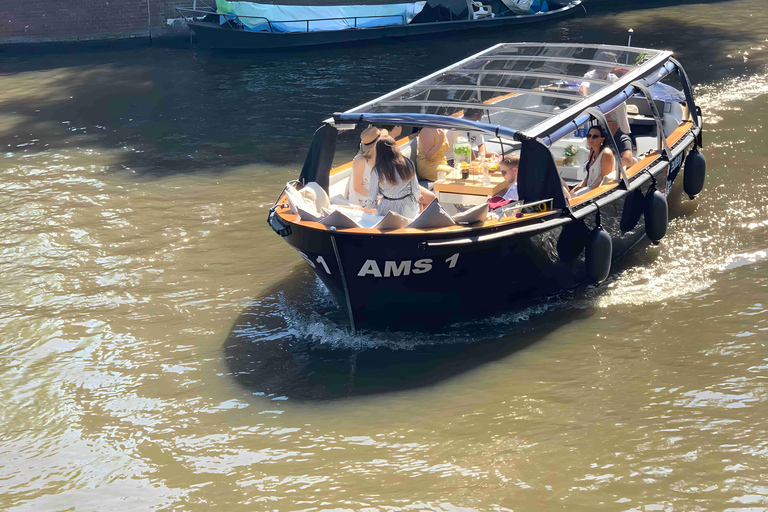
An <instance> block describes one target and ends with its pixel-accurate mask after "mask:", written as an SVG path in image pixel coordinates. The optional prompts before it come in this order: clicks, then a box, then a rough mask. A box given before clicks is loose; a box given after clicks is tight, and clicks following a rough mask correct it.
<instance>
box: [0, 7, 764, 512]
mask: <svg viewBox="0 0 768 512" xmlns="http://www.w3.org/2000/svg"><path fill="white" fill-rule="evenodd" d="M587 6H588V10H589V15H588V16H584V15H582V16H579V17H575V18H571V19H568V20H565V21H562V22H559V23H557V24H554V25H548V26H546V27H536V28H528V29H516V30H514V31H509V32H504V31H500V32H494V33H489V34H479V35H473V34H462V35H456V37H452V38H447V39H435V40H423V41H410V42H380V43H371V44H365V45H359V46H357V47H354V48H330V49H314V50H311V51H294V52H282V53H270V54H258V55H249V54H232V53H225V54H220V53H213V52H208V51H204V50H200V49H196V48H191V47H189V46H188V45H185V44H184V43H179V44H174V45H170V44H162V45H156V46H155V47H153V48H148V47H144V46H142V45H137V44H133V45H131V46H122V45H119V46H117V47H113V48H109V47H102V48H91V47H88V48H85V47H79V46H76V47H68V46H47V47H44V48H37V49H28V48H20V47H3V48H0V403H2V407H0V509H1V510H7V511H10V512H26V511H35V512H41V511H46V512H47V511H99V510H106V511H109V512H122V511H131V512H134V511H138V510H179V511H209V510H211V509H213V508H214V507H215V508H217V509H219V510H226V511H227V512H235V511H281V512H282V511H318V512H319V511H324V512H327V511H355V512H358V511H360V512H363V511H364V512H394V511H435V512H437V511H440V512H449V511H450V512H458V511H462V512H464V511H510V510H513V511H516V512H518V511H539V510H567V511H576V510H590V511H593V510H606V511H695V510H702V511H704V510H730V511H747V510H749V511H757V510H768V483H766V482H768V426H767V425H768V422H767V421H766V420H767V419H768V412H767V411H768V404H767V403H766V402H768V350H766V343H767V342H768V263H767V262H768V200H767V199H766V197H768V176H767V175H766V173H767V172H768V171H767V170H766V166H767V165H768V144H766V135H765V132H766V128H768V126H767V125H768V68H767V67H766V64H768V51H767V50H766V48H768V31H766V27H768V10H766V9H765V2H764V1H762V0H731V1H720V2H704V3H688V2H681V3H680V4H679V5H677V3H676V2H670V1H658V2H631V1H621V2H591V3H588V4H587ZM629 28H633V29H634V35H633V40H632V43H633V45H636V46H645V47H652V48H665V49H671V50H673V51H674V52H675V53H676V55H677V57H678V58H679V59H680V60H681V62H682V63H683V64H684V65H685V67H686V70H687V72H688V74H689V76H690V77H691V79H692V81H693V82H694V83H696V84H697V85H696V92H697V96H698V98H699V103H700V104H701V107H702V110H703V111H704V116H705V122H706V131H705V134H704V142H705V155H706V158H707V161H708V169H709V173H708V177H707V183H706V188H705V191H704V192H703V193H702V194H701V195H700V196H699V197H698V198H697V199H696V200H695V201H687V200H686V201H683V202H682V203H681V204H679V205H676V206H675V207H674V209H673V211H672V217H673V219H672V221H671V222H670V226H669V230H668V234H667V237H666V238H665V239H664V240H663V242H662V244H661V245H660V246H652V245H650V244H647V243H642V244H640V245H639V246H638V247H636V248H635V250H634V252H633V253H632V255H631V256H630V257H628V258H627V259H626V260H625V261H624V262H622V264H621V266H620V268H617V269H615V270H614V272H613V274H612V277H611V278H610V280H609V281H608V282H607V283H606V284H605V285H603V286H600V287H599V288H587V289H582V290H578V291H575V292H572V293H569V294H565V295H563V296H562V297H557V298H553V299H552V300H551V301H548V302H545V303H544V304H538V305H536V306H535V307H533V306H532V307H530V308H527V309H523V310H520V311H511V312H509V313H508V314H506V315H502V316H497V317H493V318H488V319H485V320H482V321H477V322H473V323H468V324H457V325H446V327H445V329H444V330H443V331H442V332H438V333H432V334H429V335H426V334H419V333H397V334H393V333H380V332H362V333H358V334H355V335H353V334H351V333H350V331H349V329H348V327H347V325H346V324H345V322H344V317H343V312H342V311H340V310H339V309H338V307H337V306H336V305H335V304H334V302H333V300H332V298H331V297H330V296H329V294H328V293H327V291H325V289H324V288H323V286H322V285H321V284H320V283H319V282H318V281H317V280H316V279H315V278H314V277H313V275H312V274H311V272H310V271H309V269H308V268H307V266H306V264H305V263H303V261H302V260H301V258H300V257H299V256H298V255H296V254H295V253H294V252H293V251H292V250H291V249H290V248H289V247H288V246H287V244H285V243H284V242H283V241H282V240H280V238H279V237H277V236H276V235H275V234H274V233H273V232H272V231H271V230H270V229H269V227H268V226H267V225H266V214H267V209H268V208H269V206H271V204H272V203H273V201H274V200H275V198H276V196H277V194H278V193H279V192H280V190H281V188H282V186H283V185H284V184H285V182H286V181H288V180H290V179H292V178H294V177H296V176H297V174H298V170H299V169H300V167H301V165H302V161H303V157H304V154H305V152H306V150H307V148H308V146H309V142H310V140H311V136H312V133H313V131H314V129H315V128H316V127H317V126H318V124H319V123H320V122H321V121H322V119H324V118H326V117H327V116H328V115H329V114H330V113H332V112H334V111H338V110H343V109H346V108H349V107H351V106H354V105H357V104H360V103H362V102H364V101H366V100H369V99H372V98H374V97H376V96H378V95H380V94H382V93H384V92H386V91H389V90H392V89H394V88H396V87H399V86H402V85H404V84H406V83H408V82H410V81H413V80H415V79H417V78H419V77H421V76H424V75H426V74H428V73H431V72H433V71H435V70H436V69H439V68H441V67H444V66H446V65H448V64H450V63H451V62H454V61H457V60H459V59H461V58H464V57H466V56H468V55H470V54H472V53H475V52H477V51H480V50H482V49H484V48H486V47H488V46H490V45H491V44H494V43H496V42H500V41H537V40H545V41H569V42H604V43H612V44H624V43H626V39H627V30H628V29H629ZM348 145H349V147H348V148H347V147H346V146H344V147H343V148H342V150H341V155H340V157H339V158H344V159H348V157H350V156H351V155H352V151H353V149H352V142H351V141H350V142H349V143H348ZM347 150H348V152H347V153H344V151H347ZM507 272H514V269H506V268H499V269H498V272H497V273H496V274H495V275H496V276H497V277H496V278H497V279H498V281H494V280H491V281H489V283H488V286H489V289H492V288H493V287H494V286H498V285H499V283H500V282H502V280H503V276H504V275H505V273H507Z"/></svg>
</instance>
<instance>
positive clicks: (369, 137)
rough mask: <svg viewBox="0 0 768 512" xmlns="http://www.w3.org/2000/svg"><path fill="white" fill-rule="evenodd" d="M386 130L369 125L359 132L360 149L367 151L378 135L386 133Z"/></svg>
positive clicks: (382, 135)
mask: <svg viewBox="0 0 768 512" xmlns="http://www.w3.org/2000/svg"><path fill="white" fill-rule="evenodd" d="M387 133H388V132H387V130H379V129H378V128H376V127H375V126H369V127H368V128H366V129H365V130H363V133H361V134H360V142H361V143H362V144H361V149H362V150H363V151H367V150H369V149H373V147H374V146H375V145H376V142H378V140H379V138H380V137H385V136H386V135H387Z"/></svg>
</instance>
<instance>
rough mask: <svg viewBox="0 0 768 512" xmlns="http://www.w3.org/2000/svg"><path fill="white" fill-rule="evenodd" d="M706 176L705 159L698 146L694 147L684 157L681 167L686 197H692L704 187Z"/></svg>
mask: <svg viewBox="0 0 768 512" xmlns="http://www.w3.org/2000/svg"><path fill="white" fill-rule="evenodd" d="M706 177H707V159H706V158H704V155H702V154H701V151H699V150H698V148H694V149H692V150H691V152H690V153H688V156H687V157H685V165H684V167H683V190H684V191H685V193H686V194H688V197H689V198H691V199H693V198H694V197H696V196H697V195H698V194H699V192H701V191H702V190H703V189H704V181H705V179H706Z"/></svg>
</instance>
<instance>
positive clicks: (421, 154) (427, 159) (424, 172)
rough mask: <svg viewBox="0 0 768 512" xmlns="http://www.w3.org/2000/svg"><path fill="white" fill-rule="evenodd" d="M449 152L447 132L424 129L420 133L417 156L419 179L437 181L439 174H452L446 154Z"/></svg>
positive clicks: (436, 129) (437, 129)
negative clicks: (440, 172)
mask: <svg viewBox="0 0 768 512" xmlns="http://www.w3.org/2000/svg"><path fill="white" fill-rule="evenodd" d="M446 151H448V139H446V137H445V130H441V129H439V128H422V130H421V131H420V132H419V149H418V152H417V154H416V171H417V172H418V174H419V178H421V179H423V180H429V181H437V173H438V172H439V171H443V172H446V173H449V172H451V170H452V169H451V167H450V166H449V165H448V160H446V159H445V152H446Z"/></svg>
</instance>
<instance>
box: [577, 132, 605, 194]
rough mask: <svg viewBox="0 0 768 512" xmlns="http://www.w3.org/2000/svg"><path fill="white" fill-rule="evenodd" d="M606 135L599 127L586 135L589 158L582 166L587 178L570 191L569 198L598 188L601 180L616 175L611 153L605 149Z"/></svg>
mask: <svg viewBox="0 0 768 512" xmlns="http://www.w3.org/2000/svg"><path fill="white" fill-rule="evenodd" d="M606 135H607V133H606V132H605V130H604V129H603V127H602V126H600V125H594V126H591V127H590V128H589V132H588V133H587V145H588V146H589V158H588V159H587V162H586V163H585V164H584V170H585V171H587V176H586V178H584V181H582V182H581V183H579V184H578V185H576V186H575V187H573V188H572V189H571V197H576V196H579V195H581V194H584V193H586V192H589V191H590V190H592V189H594V188H596V187H598V186H600V184H601V183H602V182H603V178H606V177H608V178H609V179H611V178H610V177H611V175H612V174H614V175H615V173H616V166H615V161H614V156H613V152H612V151H611V150H610V149H609V148H608V147H607V144H606V143H605V141H606V138H605V137H606Z"/></svg>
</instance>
